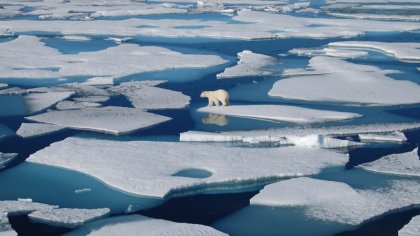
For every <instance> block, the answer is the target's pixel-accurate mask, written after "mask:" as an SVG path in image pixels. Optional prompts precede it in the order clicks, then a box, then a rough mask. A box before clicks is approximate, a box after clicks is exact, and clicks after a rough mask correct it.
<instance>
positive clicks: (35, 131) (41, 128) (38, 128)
mask: <svg viewBox="0 0 420 236" xmlns="http://www.w3.org/2000/svg"><path fill="white" fill-rule="evenodd" d="M63 129H65V127H62V126H58V125H51V124H38V123H22V125H21V126H20V128H19V129H18V131H17V132H16V134H17V135H19V136H20V137H22V138H34V137H39V136H42V135H47V134H51V133H55V132H59V131H61V130H63Z"/></svg>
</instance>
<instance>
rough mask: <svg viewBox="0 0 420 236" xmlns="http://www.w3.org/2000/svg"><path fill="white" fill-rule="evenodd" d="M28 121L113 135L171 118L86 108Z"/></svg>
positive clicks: (48, 114) (127, 111) (123, 108)
mask: <svg viewBox="0 0 420 236" xmlns="http://www.w3.org/2000/svg"><path fill="white" fill-rule="evenodd" d="M26 119H28V120H32V121H36V122H41V123H48V124H53V125H58V126H62V127H67V128H73V129H80V130H91V131H98V132H104V133H111V134H116V135H120V134H128V133H133V132H135V131H138V130H140V129H144V128H148V127H151V126H154V125H158V124H160V123H163V122H166V121H169V120H170V119H171V118H169V117H166V116H161V115H156V114H152V113H148V112H145V111H142V110H140V109H133V108H127V107H112V106H111V107H100V108H85V109H82V110H63V111H50V112H46V113H42V114H39V115H35V116H30V117H26Z"/></svg>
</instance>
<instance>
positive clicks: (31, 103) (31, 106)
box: [23, 92, 73, 114]
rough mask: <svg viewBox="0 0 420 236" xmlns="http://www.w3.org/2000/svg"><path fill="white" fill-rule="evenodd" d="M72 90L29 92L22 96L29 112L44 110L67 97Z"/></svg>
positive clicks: (70, 94) (71, 93)
mask: <svg viewBox="0 0 420 236" xmlns="http://www.w3.org/2000/svg"><path fill="white" fill-rule="evenodd" d="M72 95H73V92H47V93H30V94H28V95H25V96H23V100H24V102H25V104H26V107H27V111H28V113H29V114H31V113H36V112H39V111H42V110H45V109H47V108H49V107H51V106H53V105H54V104H56V103H58V102H60V101H62V100H64V99H67V98H69V97H70V96H72Z"/></svg>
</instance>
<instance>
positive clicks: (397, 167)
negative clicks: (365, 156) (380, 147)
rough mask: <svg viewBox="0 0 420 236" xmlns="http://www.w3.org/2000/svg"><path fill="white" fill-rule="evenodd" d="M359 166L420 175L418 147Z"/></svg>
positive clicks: (386, 171) (395, 173) (391, 172)
mask: <svg viewBox="0 0 420 236" xmlns="http://www.w3.org/2000/svg"><path fill="white" fill-rule="evenodd" d="M359 167H361V168H363V169H365V170H368V171H372V172H378V173H386V174H393V175H408V176H420V160H419V156H418V148H416V149H414V150H413V151H411V152H407V153H401V154H391V155H388V156H385V157H382V158H380V159H378V160H376V161H373V162H369V163H364V164H362V165H359Z"/></svg>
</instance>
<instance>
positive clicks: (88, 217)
mask: <svg viewBox="0 0 420 236" xmlns="http://www.w3.org/2000/svg"><path fill="white" fill-rule="evenodd" d="M109 213H110V210H109V209H108V208H99V209H73V208H59V209H44V210H38V211H35V212H32V213H31V214H29V215H28V217H29V219H30V220H31V221H33V222H36V223H43V224H47V225H51V226H56V227H66V228H77V227H80V226H82V225H84V224H86V223H89V222H92V221H96V220H98V219H101V218H104V217H106V216H108V215H109Z"/></svg>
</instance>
